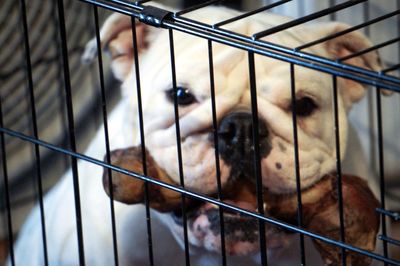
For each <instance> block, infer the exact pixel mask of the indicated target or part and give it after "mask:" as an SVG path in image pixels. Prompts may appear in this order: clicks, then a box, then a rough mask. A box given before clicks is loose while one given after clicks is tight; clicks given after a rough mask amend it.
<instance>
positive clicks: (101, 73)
mask: <svg viewBox="0 0 400 266" xmlns="http://www.w3.org/2000/svg"><path fill="white" fill-rule="evenodd" d="M97 9H98V8H97V7H96V6H93V16H94V24H95V33H96V45H97V50H98V51H99V52H98V54H97V58H98V60H97V63H98V69H99V77H100V80H99V81H100V94H101V105H102V115H103V124H104V140H105V147H106V156H105V159H106V162H107V163H108V164H110V163H111V154H110V138H109V134H108V121H107V100H106V93H105V85H104V70H103V57H102V53H101V41H100V28H99V12H98V10H97ZM107 171H108V178H109V187H110V188H109V191H110V212H111V230H112V239H113V252H114V264H115V265H116V266H118V265H119V261H118V244H117V229H116V222H115V208H114V192H113V189H112V187H111V186H112V171H111V169H107Z"/></svg>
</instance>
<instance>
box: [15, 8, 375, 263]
mask: <svg viewBox="0 0 400 266" xmlns="http://www.w3.org/2000/svg"><path fill="white" fill-rule="evenodd" d="M238 14H239V13H238V12H237V11H233V10H230V9H227V8H223V7H207V8H203V9H201V10H199V11H195V12H193V13H190V14H189V15H188V16H189V17H191V18H194V19H196V20H202V21H205V22H207V23H213V22H218V21H222V20H225V19H228V18H231V17H233V16H236V15H238ZM288 20H289V19H288V18H286V17H282V16H277V15H274V14H268V13H263V14H258V15H255V16H251V17H249V18H246V19H242V20H239V21H237V22H235V23H232V24H229V25H228V26H226V28H227V29H229V30H232V31H234V32H237V33H240V34H244V35H251V34H252V33H256V32H259V31H262V30H265V29H267V28H271V27H273V26H275V25H279V24H282V23H284V22H286V21H288ZM346 27H347V26H346V25H344V24H341V23H336V22H332V23H320V24H313V25H301V26H298V27H295V28H291V29H289V30H286V31H283V32H279V33H276V34H273V35H270V36H268V37H266V38H264V40H266V41H269V42H272V43H276V44H279V45H283V46H287V47H297V46H300V45H302V44H304V43H307V42H309V41H311V40H315V39H319V38H321V37H324V36H327V35H330V34H334V33H335V32H338V31H342V30H343V29H345V28H346ZM136 32H137V36H138V48H139V53H140V55H139V61H140V64H139V65H140V84H141V92H142V103H143V119H144V120H143V121H144V129H145V140H146V148H147V150H148V151H149V154H150V155H151V157H152V158H153V159H154V161H155V162H156V163H157V164H158V165H159V166H160V168H162V169H163V170H164V171H165V172H166V174H167V175H168V176H169V177H170V178H171V180H172V181H174V182H175V183H176V184H179V183H180V173H179V167H178V157H177V147H176V145H177V143H176V123H175V118H174V115H175V113H174V93H175V92H174V89H173V82H172V76H171V57H170V47H169V38H168V36H169V33H168V31H167V30H165V29H157V28H154V27H150V26H147V25H144V24H141V23H138V24H137V25H136ZM173 37H174V51H175V64H176V80H177V90H176V94H177V95H176V97H177V103H178V106H179V124H180V134H181V139H180V142H181V149H182V162H183V175H184V183H185V187H186V188H187V189H189V190H192V191H195V192H198V193H202V194H206V195H211V196H215V195H216V193H217V179H216V167H215V150H214V147H215V146H214V139H213V137H212V136H213V133H212V125H213V121H212V109H211V92H210V76H209V61H208V60H209V59H208V46H207V40H204V39H201V38H198V37H194V36H191V35H188V34H185V33H181V32H177V31H174V32H173ZM101 40H102V44H103V45H104V46H105V47H108V49H109V50H110V52H111V55H112V62H111V67H112V70H113V72H114V74H115V76H116V77H117V78H118V79H120V80H121V82H122V86H121V89H122V95H123V97H122V100H121V101H120V102H119V104H118V105H117V107H116V108H115V109H114V110H113V112H112V113H111V114H110V116H109V129H110V132H109V133H110V144H111V148H112V149H117V148H119V149H123V148H127V147H130V146H137V145H140V137H139V130H138V129H139V127H138V115H137V94H136V78H137V77H136V76H135V71H134V61H133V60H134V58H133V56H134V55H133V54H134V53H133V49H132V31H131V19H130V17H127V16H123V15H120V14H113V15H112V16H110V17H109V18H108V19H107V21H106V22H105V24H104V26H103V28H102V30H101ZM369 46H371V43H370V42H369V41H368V39H367V38H366V37H365V36H364V35H362V34H360V33H358V32H351V33H349V34H347V35H344V36H342V37H339V38H336V39H333V40H329V41H327V42H325V43H322V44H320V45H316V46H313V47H312V48H310V49H306V50H305V52H310V53H312V54H316V55H319V56H322V57H327V58H331V59H336V58H340V57H342V56H344V55H346V54H349V53H353V52H355V51H359V50H363V49H365V48H367V47H369ZM94 47H95V42H94V41H92V42H91V43H89V45H88V46H87V50H86V53H85V55H84V57H85V58H86V59H90V58H91V57H93V55H94V54H95V53H96V48H94ZM347 63H350V64H353V65H356V66H359V67H364V68H368V69H371V70H379V69H380V62H379V58H378V55H377V53H375V52H371V53H367V54H364V55H363V56H361V57H358V58H355V59H352V60H349V61H348V62H347ZM213 66H214V79H215V98H216V115H217V120H218V137H219V152H220V180H221V185H222V188H223V190H224V191H226V193H227V194H231V195H232V194H233V195H234V194H235V184H237V182H241V180H250V181H249V182H250V183H246V186H248V184H254V183H252V182H254V179H255V177H254V175H255V174H254V171H253V170H252V169H253V159H254V155H253V154H254V152H253V151H254V145H253V137H252V122H251V119H252V118H251V97H250V82H249V63H248V53H247V52H246V51H244V50H240V49H236V48H232V47H229V46H226V45H222V44H218V43H213ZM294 68H295V73H294V75H295V77H294V78H295V84H294V85H295V88H296V95H295V97H296V108H293V106H292V104H291V73H290V65H289V64H288V63H286V62H282V61H278V60H274V59H271V58H268V57H264V56H259V55H255V70H256V71H255V76H256V87H257V102H258V118H259V120H258V121H259V122H258V123H259V136H260V143H259V147H260V156H261V173H262V174H261V175H262V176H261V179H262V185H263V189H264V193H267V192H268V193H273V194H292V193H295V192H296V173H295V162H294V139H293V122H292V111H295V112H296V115H297V129H298V152H299V168H300V180H301V187H302V189H306V188H308V187H310V186H312V185H314V184H315V183H317V182H318V181H320V180H321V179H322V178H323V177H324V176H326V175H327V174H330V173H332V172H335V170H336V151H335V141H336V140H335V135H334V134H335V133H334V120H333V112H334V111H333V104H332V98H333V92H332V91H333V88H332V86H333V85H332V83H333V78H332V76H331V75H328V74H324V73H322V72H317V71H314V70H310V69H306V68H303V67H299V66H295V67H294ZM337 89H338V113H339V124H340V147H341V158H344V156H345V152H346V144H347V132H348V123H347V113H348V112H349V110H350V108H351V107H352V105H353V104H354V103H355V102H357V101H359V100H360V99H361V98H362V97H363V96H364V94H365V89H366V87H365V86H363V85H362V84H360V83H357V82H354V81H351V80H345V79H342V78H338V79H337ZM105 153H106V152H105V146H104V131H103V129H100V130H99V132H98V133H97V135H96V137H95V138H94V140H93V141H92V143H91V145H90V147H89V149H88V151H87V153H86V154H87V155H89V156H92V157H94V158H97V159H102V158H103V156H104V154H105ZM344 163H346V161H344ZM102 174H103V169H102V168H101V167H99V166H97V165H94V164H91V163H88V162H85V161H79V184H80V198H81V202H80V204H81V208H82V220H81V222H82V224H83V241H84V256H85V261H86V264H87V265H112V264H113V262H114V256H115V255H116V254H114V253H113V241H112V240H113V239H112V231H111V230H112V229H111V214H110V201H109V198H108V197H107V195H106V193H105V192H104V190H103V187H102V181H101V177H102ZM353 174H357V173H353ZM246 182H247V181H246ZM232 197H234V196H232ZM224 200H225V198H224ZM226 202H228V203H231V204H233V205H237V206H239V207H242V208H245V209H249V210H252V211H254V210H256V205H254V203H251V204H250V203H248V202H244V201H240V199H238V198H235V199H234V200H230V199H229V198H227V199H226ZM114 204H115V219H116V230H117V232H116V233H117V244H118V259H119V264H120V265H148V264H149V255H148V254H149V251H148V250H149V247H148V236H147V229H146V216H145V211H144V207H143V205H141V204H137V205H125V204H122V203H119V202H115V203H114ZM44 207H45V217H46V240H47V255H48V261H49V264H50V265H77V264H78V263H79V254H78V253H79V252H78V241H77V230H76V220H75V202H74V194H73V183H72V173H71V171H69V172H68V173H66V174H65V176H64V177H63V178H62V180H61V181H60V183H59V184H58V185H57V186H56V187H54V188H53V189H52V190H51V191H50V192H49V193H48V194H47V195H46V197H45V199H44ZM210 208H213V207H212V206H210V205H207V204H204V203H201V204H196V206H190V211H189V212H188V239H189V244H190V247H189V249H190V261H191V265H220V264H221V255H220V254H219V252H220V238H219V233H215V232H217V231H218V230H219V229H216V228H219V219H214V220H213V219H212V217H211V216H212V215H211V214H208V215H205V216H204V215H203V216H201V215H200V213H199V210H208V209H210ZM201 214H204V212H202V213H201ZM213 214H215V212H213ZM151 224H152V250H153V255H154V262H155V265H184V263H185V256H184V252H183V250H182V248H181V247H182V245H183V227H182V224H181V220H180V214H179V212H177V211H175V212H171V213H160V212H157V211H152V212H151ZM225 224H226V226H225V228H230V229H231V230H226V232H225V238H226V253H227V259H228V263H229V265H244V263H246V264H247V265H253V264H258V263H260V262H259V255H258V252H259V241H258V238H259V237H258V227H257V222H256V220H251V219H250V218H248V219H247V220H246V219H244V218H243V217H241V216H237V215H234V214H230V213H227V214H226V219H225ZM243 224H245V225H246V226H243ZM171 232H172V233H171ZM41 236H42V231H41V226H40V212H39V208H38V207H36V208H35V209H34V210H33V212H32V213H31V215H30V216H29V218H28V220H27V222H26V224H25V225H24V226H23V228H22V230H21V232H20V235H19V238H18V240H17V243H16V245H15V258H16V264H17V265H43V263H44V256H43V244H42V237H41ZM266 237H267V248H268V262H269V263H271V264H270V265H293V263H296V261H297V262H298V259H299V256H300V252H299V251H298V242H297V241H292V240H293V239H297V238H294V237H293V236H291V235H289V234H286V233H284V232H282V230H279V229H277V228H275V229H268V230H267V235H266ZM306 247H307V249H306V254H307V262H308V263H310V264H311V265H320V264H321V263H322V262H321V258H320V256H319V255H318V253H316V251H315V250H314V249H313V248H312V244H307V245H306ZM288 254H289V255H288Z"/></svg>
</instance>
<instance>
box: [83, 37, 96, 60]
mask: <svg viewBox="0 0 400 266" xmlns="http://www.w3.org/2000/svg"><path fill="white" fill-rule="evenodd" d="M97 53H98V48H97V41H96V38H93V39H91V40H90V41H89V42H88V43H87V44H86V46H85V50H84V51H83V54H82V56H81V62H82V64H85V65H88V64H90V63H92V62H93V60H94V59H95V57H96V56H97Z"/></svg>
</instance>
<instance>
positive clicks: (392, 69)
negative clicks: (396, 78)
mask: <svg viewBox="0 0 400 266" xmlns="http://www.w3.org/2000/svg"><path fill="white" fill-rule="evenodd" d="M399 69H400V63H399V64H396V65H394V66H391V67H388V68H386V69H384V70H382V72H383V73H387V72H391V71H395V70H399Z"/></svg>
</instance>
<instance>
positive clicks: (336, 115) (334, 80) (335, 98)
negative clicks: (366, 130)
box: [332, 76, 346, 265]
mask: <svg viewBox="0 0 400 266" xmlns="http://www.w3.org/2000/svg"><path fill="white" fill-rule="evenodd" d="M332 85H333V113H334V123H335V127H334V130H335V142H336V177H337V181H338V182H337V184H338V186H337V190H338V208H339V223H340V241H342V242H345V241H346V239H345V228H344V214H343V193H342V163H341V158H340V135H339V133H340V128H339V110H338V91H337V77H336V76H333V77H332ZM341 256H342V265H346V250H345V249H344V248H341Z"/></svg>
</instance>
